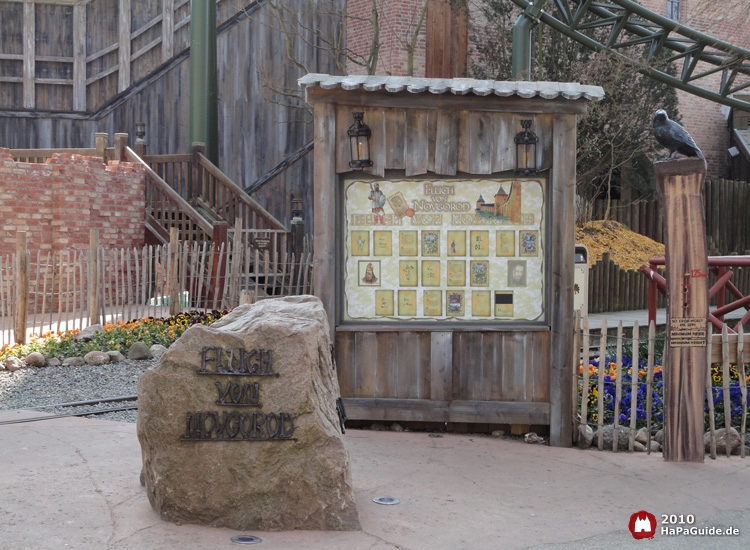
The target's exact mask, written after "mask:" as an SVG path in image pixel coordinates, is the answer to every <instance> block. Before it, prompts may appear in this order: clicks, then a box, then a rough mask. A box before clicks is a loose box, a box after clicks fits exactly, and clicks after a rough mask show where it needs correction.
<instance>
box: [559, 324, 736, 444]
mask: <svg viewBox="0 0 750 550" xmlns="http://www.w3.org/2000/svg"><path fill="white" fill-rule="evenodd" d="M709 334H710V329H709ZM664 345H665V337H664V335H663V334H657V333H656V329H655V327H654V324H653V323H651V325H650V326H649V328H648V331H647V333H645V334H642V332H641V328H640V327H639V325H638V323H637V322H636V323H635V324H634V326H633V328H632V330H631V332H630V336H629V337H628V336H626V335H625V331H624V330H623V326H622V322H621V321H620V322H619V324H618V326H617V332H616V335H614V336H613V335H610V334H609V333H608V329H607V322H606V319H604V320H603V321H602V327H601V330H600V331H599V332H598V333H597V334H594V333H592V332H591V331H590V330H589V326H588V319H587V318H585V317H584V318H583V322H582V323H581V320H580V318H579V319H577V322H576V332H575V342H574V349H575V350H577V351H576V354H577V355H576V361H575V362H574V364H576V366H577V367H578V368H577V370H578V376H575V377H573V379H574V380H575V381H576V382H575V383H574V387H573V388H572V392H573V403H574V407H576V410H575V411H574V412H573V415H574V418H576V420H577V422H578V424H579V425H582V426H583V425H589V426H591V427H592V428H593V429H594V431H595V432H596V431H597V430H599V433H601V430H602V428H603V427H604V426H606V425H613V426H614V433H615V434H617V433H618V429H619V428H620V427H624V428H626V429H627V430H629V433H630V440H629V451H630V452H632V451H633V449H634V444H635V436H636V433H637V430H638V429H639V428H640V427H645V428H646V429H647V432H648V434H649V443H650V441H651V439H652V436H651V433H652V431H653V429H655V428H661V427H662V422H663V416H662V415H663V408H662V397H663V395H662V394H661V388H662V387H663V385H662V383H661V382H662V380H661V357H662V353H661V351H660V350H662V349H663V348H664ZM746 347H747V348H748V351H745V348H746ZM706 353H707V356H708V369H707V370H706V374H705V380H706V392H705V395H706V396H710V399H706V414H705V422H706V425H705V431H707V432H709V433H710V440H711V444H710V454H711V457H712V458H716V429H717V426H718V427H719V428H725V429H726V430H727V431H729V429H730V427H733V428H735V429H736V430H737V432H738V433H739V434H740V447H739V451H740V456H741V457H743V458H744V456H745V431H746V427H747V403H748V401H747V377H748V375H749V374H750V373H748V372H747V371H746V366H745V364H746V362H747V361H748V359H750V335H744V334H743V332H742V327H739V332H738V334H736V335H730V334H728V333H727V329H726V325H725V326H724V330H723V333H722V334H714V335H712V337H711V338H709V339H708V345H707V347H706ZM727 411H728V412H727ZM722 419H723V421H722ZM578 437H579V434H578V431H577V430H576V433H575V434H574V438H576V439H577V438H578ZM617 441H618V437H617V436H615V437H614V441H613V448H612V449H611V450H612V451H614V452H617V451H618V449H617ZM597 444H598V448H599V450H604V440H603V438H602V437H599V438H597ZM646 448H647V452H650V450H649V449H650V445H647V446H646ZM607 450H609V449H607ZM727 454H729V451H727Z"/></svg>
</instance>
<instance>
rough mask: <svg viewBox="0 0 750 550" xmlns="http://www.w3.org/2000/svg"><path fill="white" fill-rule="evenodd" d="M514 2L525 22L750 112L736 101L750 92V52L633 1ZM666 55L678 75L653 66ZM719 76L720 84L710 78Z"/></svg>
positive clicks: (749, 107)
mask: <svg viewBox="0 0 750 550" xmlns="http://www.w3.org/2000/svg"><path fill="white" fill-rule="evenodd" d="M513 2H514V3H515V4H516V5H518V6H519V7H521V8H523V9H524V14H525V16H526V17H529V18H531V19H532V20H534V21H537V22H539V21H540V22H542V23H544V24H545V25H548V26H550V27H551V28H553V29H555V30H556V31H558V32H560V33H562V34H564V35H565V36H568V37H570V38H572V39H573V40H576V41H577V42H579V43H581V44H583V45H584V46H586V47H588V48H591V49H593V50H596V51H605V50H606V51H609V52H612V53H615V54H617V55H619V56H622V57H624V58H626V59H627V60H628V61H630V62H631V63H633V64H634V65H635V66H637V67H638V70H639V71H640V72H642V73H644V74H646V75H647V76H649V77H651V78H653V79H655V80H657V81H659V82H663V83H665V84H668V85H669V86H672V87H674V88H677V89H680V90H684V91H686V92H689V93H691V94H695V95H697V96H700V97H702V98H705V99H708V100H711V101H715V102H717V103H720V104H722V105H727V106H730V107H734V108H737V109H742V110H744V111H750V102H748V101H745V100H743V99H741V98H737V97H732V95H733V94H736V93H737V92H740V91H742V90H744V89H746V88H748V87H750V50H746V49H743V48H740V47H737V46H734V45H732V44H729V43H728V42H724V41H722V40H718V39H716V38H714V37H711V36H708V35H706V34H703V33H701V32H698V31H695V30H693V29H691V28H689V27H685V26H684V25H680V24H679V23H677V22H676V21H673V20H671V19H669V18H667V17H664V16H663V15H659V14H657V13H654V12H652V11H650V10H647V9H646V8H644V7H643V6H641V5H640V4H637V3H636V2H634V1H633V0H609V1H603V2H595V1H593V0H534V1H532V0H513ZM545 8H549V9H545ZM592 31H597V32H592ZM514 47H515V46H514ZM664 52H666V55H665V57H666V58H667V61H669V62H674V63H675V64H677V66H678V67H679V65H680V64H681V65H682V67H681V70H678V72H677V75H671V74H669V73H667V72H665V70H663V69H662V68H660V67H658V66H656V65H655V64H654V63H653V62H654V60H655V58H659V59H661V55H662V54H663V53H664ZM717 73H719V74H720V75H721V78H720V79H716V78H712V79H708V78H707V77H709V76H712V75H715V74H717ZM717 80H719V84H718V86H717V84H716V81H717Z"/></svg>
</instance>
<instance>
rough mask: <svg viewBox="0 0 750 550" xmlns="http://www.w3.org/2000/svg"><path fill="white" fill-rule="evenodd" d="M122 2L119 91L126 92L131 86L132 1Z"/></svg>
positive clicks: (119, 24)
mask: <svg viewBox="0 0 750 550" xmlns="http://www.w3.org/2000/svg"><path fill="white" fill-rule="evenodd" d="M119 1H120V13H119V15H120V17H119V19H118V31H119V40H118V44H119V46H120V47H119V50H118V56H117V59H118V67H119V71H118V73H117V91H118V92H124V91H125V90H127V89H128V87H129V86H130V48H131V46H130V15H131V14H130V0H119Z"/></svg>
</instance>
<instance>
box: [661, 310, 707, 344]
mask: <svg viewBox="0 0 750 550" xmlns="http://www.w3.org/2000/svg"><path fill="white" fill-rule="evenodd" d="M706 333H707V329H706V320H705V319H704V318H702V317H687V318H684V319H670V320H669V346H670V347H673V348H686V347H696V348H698V347H700V348H705V347H706Z"/></svg>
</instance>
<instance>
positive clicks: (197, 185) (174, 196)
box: [130, 145, 288, 252]
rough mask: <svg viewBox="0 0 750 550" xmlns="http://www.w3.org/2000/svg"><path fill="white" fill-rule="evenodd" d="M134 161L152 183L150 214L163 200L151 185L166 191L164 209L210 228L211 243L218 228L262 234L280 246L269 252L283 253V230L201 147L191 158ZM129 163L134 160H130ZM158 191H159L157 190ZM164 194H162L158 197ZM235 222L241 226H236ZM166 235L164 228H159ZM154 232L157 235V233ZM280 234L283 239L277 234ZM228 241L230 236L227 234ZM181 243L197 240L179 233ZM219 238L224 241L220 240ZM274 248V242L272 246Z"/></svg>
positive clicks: (149, 157)
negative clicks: (144, 167) (177, 210)
mask: <svg viewBox="0 0 750 550" xmlns="http://www.w3.org/2000/svg"><path fill="white" fill-rule="evenodd" d="M134 158H137V159H138V161H140V162H143V163H144V164H146V165H148V167H149V170H148V172H147V173H148V177H149V182H151V181H153V182H154V184H153V185H151V187H149V186H147V189H148V192H147V197H146V204H147V205H148V204H149V201H151V200H155V201H157V203H156V204H155V205H154V207H153V210H154V212H161V211H162V210H161V208H162V206H161V203H159V202H158V201H162V202H163V201H164V200H165V198H164V197H163V196H162V195H155V194H149V193H155V190H154V185H159V186H162V185H163V186H166V187H169V188H170V190H171V192H170V193H169V196H168V197H167V198H168V199H169V201H170V204H169V205H165V206H164V208H175V207H178V208H181V209H183V210H184V211H185V212H186V213H187V214H188V215H189V217H190V218H194V215H193V213H196V214H197V215H199V216H200V217H201V218H202V219H203V220H205V222H206V223H207V224H210V225H212V226H213V228H214V229H212V231H209V232H207V234H208V235H209V236H210V238H211V239H213V240H216V238H218V235H217V233H216V228H217V227H219V226H221V225H222V224H223V225H224V226H225V227H223V228H222V229H219V231H226V230H228V229H230V228H235V227H239V228H240V229H242V230H243V231H256V232H257V231H266V232H269V235H271V234H273V239H274V241H276V240H278V241H282V240H283V242H284V245H283V246H274V247H273V250H277V251H279V252H281V251H282V250H286V249H287V247H286V233H288V230H287V228H286V227H285V226H284V224H283V223H281V222H280V221H279V220H277V219H276V218H275V217H274V216H273V215H272V214H271V213H269V212H268V211H267V210H265V209H264V208H263V207H262V206H261V205H260V204H258V202H256V201H255V200H253V199H252V198H251V197H250V196H249V195H248V194H247V193H246V192H245V191H244V190H243V189H242V188H241V187H240V186H239V185H237V184H236V183H234V182H233V181H232V180H231V179H229V177H228V176H227V175H226V174H224V173H223V172H222V171H221V170H220V169H219V168H218V167H216V166H215V165H214V164H213V163H211V161H209V160H208V159H207V158H206V157H205V156H204V155H203V153H202V146H200V145H196V147H195V148H194V150H193V154H192V155H143V157H142V158H138V157H134ZM130 160H134V159H133V158H131V159H130ZM160 189H161V188H160ZM165 192H166V191H164V190H162V193H165ZM154 217H155V218H157V220H155V221H159V220H166V219H168V218H167V217H166V216H164V215H162V216H161V217H159V216H157V215H155V216H154ZM194 219H195V218H194ZM237 220H240V221H241V225H240V226H237V223H238V222H237ZM161 225H162V226H163V227H164V228H165V231H166V228H167V227H169V225H168V224H166V223H164V224H161ZM157 231H160V230H159V229H157ZM279 233H284V236H283V237H280V236H279V235H278V234H279ZM227 236H229V237H231V232H228V233H227ZM166 237H167V235H166V234H164V233H162V234H161V235H160V239H161V240H162V242H166V240H165V239H166ZM180 238H181V240H191V239H195V238H197V237H193V236H189V235H185V234H183V233H182V232H181V237H180ZM222 238H225V237H223V236H222ZM274 245H276V242H274Z"/></svg>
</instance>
